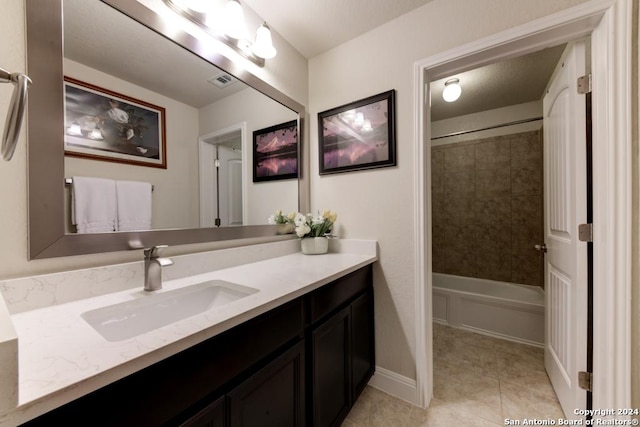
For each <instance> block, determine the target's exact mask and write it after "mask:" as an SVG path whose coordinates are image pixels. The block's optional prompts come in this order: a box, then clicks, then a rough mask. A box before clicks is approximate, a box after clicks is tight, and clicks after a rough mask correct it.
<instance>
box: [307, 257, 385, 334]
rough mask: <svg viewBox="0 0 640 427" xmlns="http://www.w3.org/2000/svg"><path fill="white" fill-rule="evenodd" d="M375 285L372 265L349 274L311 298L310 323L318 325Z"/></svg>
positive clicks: (319, 290) (318, 291)
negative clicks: (318, 322) (317, 323)
mask: <svg viewBox="0 0 640 427" xmlns="http://www.w3.org/2000/svg"><path fill="white" fill-rule="evenodd" d="M372 283H373V273H372V268H371V265H368V266H366V267H363V268H361V269H360V270H356V271H354V272H353V273H349V274H347V275H346V276H344V277H341V278H339V279H337V280H335V281H334V282H332V283H330V284H328V285H326V286H324V287H322V288H320V289H318V290H317V291H315V292H313V293H312V294H311V295H310V296H309V315H310V323H312V324H313V323H316V322H317V321H319V320H320V319H322V318H323V317H326V316H327V315H329V314H331V313H332V312H334V311H335V310H337V309H338V308H340V307H341V306H342V305H343V304H345V303H347V302H348V301H350V300H351V299H353V298H354V297H355V296H356V295H358V294H360V293H361V292H363V291H365V290H366V289H367V288H368V287H370V286H371V285H372Z"/></svg>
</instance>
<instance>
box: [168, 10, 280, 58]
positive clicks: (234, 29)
mask: <svg viewBox="0 0 640 427" xmlns="http://www.w3.org/2000/svg"><path fill="white" fill-rule="evenodd" d="M163 2H164V3H165V4H166V5H167V6H168V7H169V8H170V9H171V10H172V11H174V12H175V13H177V14H178V15H180V16H182V17H183V18H186V19H188V20H189V21H191V22H193V23H195V24H196V25H198V26H199V27H200V28H202V29H203V30H205V31H206V32H207V33H208V34H209V35H211V36H213V37H214V38H216V39H217V40H219V41H221V42H223V43H225V44H226V45H227V46H229V47H231V48H232V49H234V50H235V51H236V52H238V53H239V54H240V55H241V56H243V57H245V58H247V59H249V60H251V61H252V62H254V63H255V64H257V65H259V66H260V67H263V66H264V64H265V61H264V60H265V59H270V58H273V57H274V56H276V53H277V51H276V48H275V47H274V46H273V41H272V38H271V30H270V29H269V27H268V26H267V24H266V23H263V24H262V25H261V26H260V27H259V28H258V30H257V32H256V38H255V43H251V42H250V41H249V40H248V37H247V29H246V24H245V20H244V13H243V11H242V5H241V4H240V1H239V0H228V1H227V3H226V5H225V7H224V9H221V10H220V13H221V16H222V19H221V20H220V22H223V24H221V25H217V26H221V27H223V28H212V27H213V26H214V25H211V24H209V23H211V22H212V21H213V20H212V19H210V18H211V14H212V13H214V10H213V9H212V8H211V7H210V6H209V5H210V4H211V2H210V1H209V2H207V1H203V0H163ZM192 2H193V3H192ZM207 6H208V7H207Z"/></svg>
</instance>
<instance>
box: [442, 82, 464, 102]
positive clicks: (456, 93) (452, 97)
mask: <svg viewBox="0 0 640 427" xmlns="http://www.w3.org/2000/svg"><path fill="white" fill-rule="evenodd" d="M459 82H460V80H458V79H451V80H447V81H446V82H445V84H444V90H443V91H442V98H443V99H444V100H445V101H447V102H453V101H456V100H457V99H458V98H460V94H462V88H461V87H460V85H459V84H458V83H459Z"/></svg>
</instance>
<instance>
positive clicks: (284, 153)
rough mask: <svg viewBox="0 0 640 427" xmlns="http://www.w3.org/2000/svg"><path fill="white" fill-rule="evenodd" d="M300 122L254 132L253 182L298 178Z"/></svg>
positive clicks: (294, 121)
mask: <svg viewBox="0 0 640 427" xmlns="http://www.w3.org/2000/svg"><path fill="white" fill-rule="evenodd" d="M298 141H299V139H298V121H297V120H291V121H289V122H285V123H281V124H278V125H275V126H270V127H268V128H264V129H259V130H255V131H253V182H264V181H274V180H280V179H297V178H298V171H299V166H298V159H299V156H298V152H299V144H298Z"/></svg>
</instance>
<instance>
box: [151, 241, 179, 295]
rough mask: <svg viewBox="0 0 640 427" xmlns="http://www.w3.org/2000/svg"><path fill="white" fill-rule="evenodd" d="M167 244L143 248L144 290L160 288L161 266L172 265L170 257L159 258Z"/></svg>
mask: <svg viewBox="0 0 640 427" xmlns="http://www.w3.org/2000/svg"><path fill="white" fill-rule="evenodd" d="M167 247H168V246H167V245H158V246H152V247H151V248H148V249H145V250H144V290H145V291H157V290H158V289H162V267H168V266H170V265H173V260H172V259H171V258H160V252H162V250H163V249H165V248H167Z"/></svg>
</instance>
